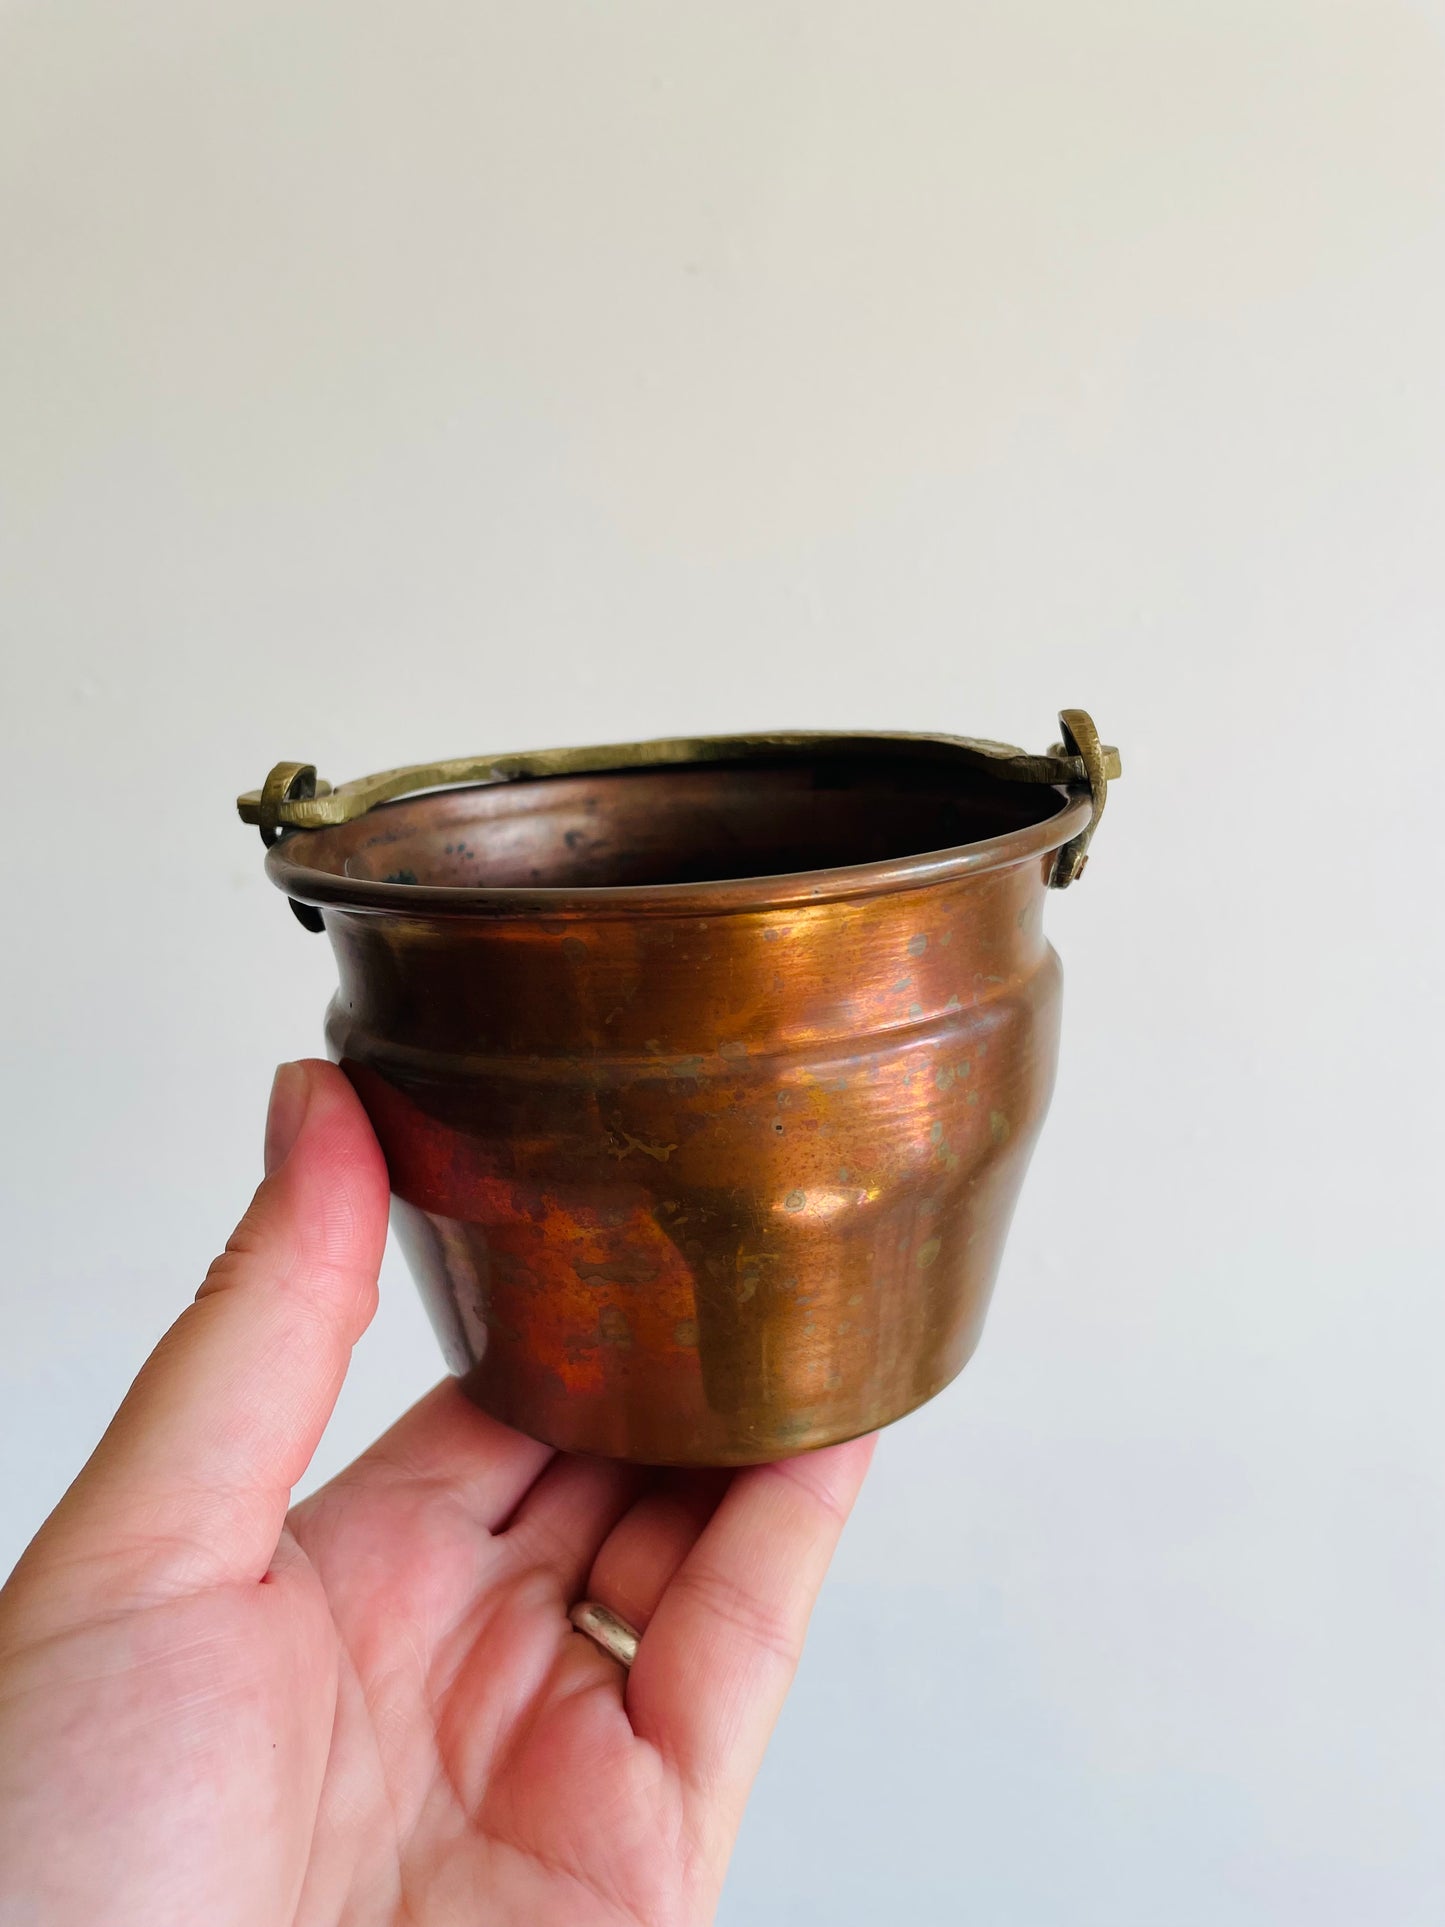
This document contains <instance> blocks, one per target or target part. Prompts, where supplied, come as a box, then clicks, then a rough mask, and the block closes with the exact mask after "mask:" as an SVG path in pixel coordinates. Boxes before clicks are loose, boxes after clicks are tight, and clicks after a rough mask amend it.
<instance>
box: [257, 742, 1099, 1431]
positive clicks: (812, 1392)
mask: <svg viewBox="0 0 1445 1927" xmlns="http://www.w3.org/2000/svg"><path fill="white" fill-rule="evenodd" d="M1064 724H1065V741H1064V743H1063V745H1062V746H1060V747H1058V748H1056V749H1055V750H1054V751H1052V752H1051V753H1050V754H1049V755H1047V756H1042V757H1039V756H1027V755H1025V754H1023V753H1022V752H1020V751H1014V750H1009V749H1006V748H1003V747H1001V746H999V745H996V744H987V743H975V742H968V741H965V740H962V739H958V738H947V737H918V736H888V735H871V736H870V735H856V736H770V737H753V738H727V739H718V738H710V739H704V740H702V741H698V742H689V743H660V744H640V745H631V746H627V747H625V748H611V749H604V750H585V751H575V750H574V751H561V752H549V753H546V754H544V755H540V756H535V757H511V758H493V759H479V760H473V759H468V760H467V761H465V762H462V763H456V764H438V765H432V766H430V767H427V768H423V769H417V770H410V771H394V772H388V773H387V774H386V775H384V776H382V777H376V778H366V779H363V780H362V781H361V782H359V783H356V784H348V785H345V786H343V787H342V788H341V789H339V790H336V791H331V790H329V789H328V788H327V787H326V786H325V785H324V784H321V785H318V784H317V783H316V782H315V776H314V771H312V770H311V769H310V768H309V767H308V766H304V765H297V764H282V765H278V767H277V769H276V770H275V771H273V772H272V776H271V779H270V780H269V781H268V783H267V785H266V787H265V789H264V790H262V791H260V792H255V793H252V794H251V795H250V796H247V797H243V798H242V799H241V805H240V807H241V811H242V814H243V816H246V817H247V818H248V819H249V820H251V821H254V822H259V823H260V825H261V829H262V835H263V837H264V838H266V840H267V841H270V842H274V847H273V848H272V849H271V850H270V853H269V855H268V857H267V860H266V867H267V870H268V871H269V873H270V875H271V878H272V880H273V881H274V882H275V883H276V884H277V885H278V886H279V887H280V888H281V889H282V890H284V891H285V892H286V894H287V895H288V896H289V897H290V898H291V899H292V900H293V903H294V904H295V905H296V906H297V907H298V912H299V914H301V916H302V919H303V921H304V922H307V923H308V924H310V925H311V926H312V927H315V928H320V927H322V926H324V927H325V929H326V931H327V934H328V935H329V936H330V938H331V941H332V945H333V947H334V949H335V952H336V957H337V962H338V965H339V969H340V978H341V982H340V988H339V990H338V992H337V994H336V996H335V998H334V999H333V1000H332V1004H331V1009H330V1013H329V1016H328V1019H327V1025H326V1038H327V1045H328V1048H329V1050H330V1052H331V1054H332V1056H333V1057H335V1058H336V1059H337V1061H338V1062H340V1064H341V1065H342V1066H343V1067H344V1069H345V1070H346V1071H347V1073H348V1074H349V1076H350V1077H351V1079H352V1081H353V1083H354V1085H355V1087H356V1089H357V1091H358V1092H359V1093H360V1095H361V1098H362V1101H363V1103H364V1104H365V1106H366V1109H367V1112H368V1114H369V1115H370V1117H371V1120H372V1123H373V1124H374V1126H375V1128H376V1131H377V1135H378V1137H379V1138H380V1140H381V1144H382V1147H383V1149H384V1151H385V1153H386V1159H387V1163H388V1166H389V1168H390V1172H391V1182H392V1189H393V1192H394V1196H395V1202H394V1210H393V1219H394V1223H395V1225H396V1229H397V1232H398V1235H399V1237H400V1239H401V1242H402V1245H403V1247H404V1249H405V1251H406V1253H407V1256H408V1258H409V1260H410V1262H411V1266H412V1269H413V1271H414V1272H415V1274H416V1277H417V1279H418V1281H419V1283H420V1286H421V1290H422V1294H423V1297H424V1299H425V1301H426V1304H427V1308H428V1311H429V1312H430V1314H431V1318H432V1321H433V1323H434V1325H435V1326H436V1329H437V1331H438V1334H439V1335H440V1338H441V1342H442V1347H443V1350H444V1351H445V1353H446V1358H447V1362H448V1364H449V1365H450V1367H451V1368H452V1370H453V1371H455V1372H458V1373H460V1374H461V1375H462V1378H463V1383H464V1385H465V1387H466V1389H467V1391H468V1392H469V1393H470V1395H471V1396H472V1397H473V1398H474V1399H475V1400H476V1401H477V1403H478V1404H480V1405H482V1406H483V1407H485V1408H486V1410H487V1411H489V1412H492V1413H495V1414H496V1416H497V1417H498V1418H501V1419H504V1420H505V1421H506V1422H507V1423H508V1424H510V1425H514V1426H517V1427H519V1428H520V1429H521V1430H522V1431H524V1432H528V1433H530V1434H532V1435H533V1436H534V1437H536V1438H539V1439H543V1440H546V1441H547V1442H548V1443H550V1444H553V1445H556V1446H561V1447H563V1448H565V1449H567V1450H569V1451H574V1452H590V1453H599V1454H603V1455H605V1456H608V1457H613V1458H623V1459H638V1460H644V1461H650V1462H655V1463H670V1464H686V1465H741V1464H747V1463H749V1462H752V1461H757V1460H766V1459H774V1458H778V1457H781V1456H784V1455H786V1454H789V1453H794V1452H800V1451H804V1450H806V1449H808V1448H810V1447H813V1446H818V1445H824V1444H827V1443H829V1442H830V1441H833V1440H836V1439H845V1438H849V1437H852V1436H854V1435H855V1434H857V1433H860V1432H866V1431H870V1430H872V1429H873V1428H874V1427H876V1426H880V1425H886V1424H888V1423H890V1422H891V1421H892V1420H893V1419H896V1418H900V1417H901V1416H902V1415H903V1414H904V1413H905V1412H908V1411H911V1410H912V1409H913V1408H914V1407H915V1406H917V1405H920V1404H922V1403H923V1401H924V1400H925V1399H928V1398H931V1397H932V1396H933V1394H934V1393H935V1392H937V1391H938V1390H939V1389H940V1388H941V1387H942V1386H944V1385H946V1384H947V1383H948V1381H949V1380H950V1379H951V1378H953V1376H954V1375H955V1373H956V1372H958V1370H959V1369H960V1368H961V1366H962V1365H963V1364H964V1363H965V1361H966V1360H967V1359H968V1357H969V1355H970V1353H971V1352H972V1351H973V1348H974V1346H975V1345H976V1344H977V1342H978V1337H979V1332H980V1328H981V1327H982V1324H983V1318H984V1312H985V1308H986V1306H987V1304H988V1298H989V1292H990V1289H991V1287H992V1284H993V1279H994V1274H995V1272H996V1270H997V1267H998V1262H999V1257H1000V1253H1001V1250H1002V1247H1003V1242H1004V1236H1005V1233H1006V1230H1007V1227H1008V1222H1009V1218H1010V1215H1011V1213H1012V1210H1013V1206H1014V1201H1015V1199H1016V1197H1017V1195H1018V1189H1019V1184H1020V1181H1021V1180H1022V1178H1023V1174H1024V1168H1025V1166H1026V1164H1027V1163H1028V1159H1029V1154H1030V1152H1031V1150H1032V1148H1033V1144H1034V1140H1035V1138H1036V1136H1037V1134H1038V1130H1039V1126H1040V1124H1041V1122H1042V1120H1043V1115H1044V1111H1045V1108H1046V1106H1047V1104H1048V1099H1049V1092H1050V1088H1051V1085H1052V1081H1053V1074H1054V1062H1055V1055H1056V1047H1057V1040H1058V1025H1059V964H1058V959H1057V957H1056V955H1055V953H1054V951H1053V950H1052V949H1051V948H1050V946H1049V944H1048V943H1047V942H1046V940H1045V938H1044V933H1043V927H1042V912H1043V905H1044V893H1045V890H1046V888H1047V887H1048V886H1049V885H1050V884H1051V883H1052V884H1055V885H1058V884H1061V883H1065V882H1068V881H1070V880H1072V878H1073V877H1074V876H1076V875H1077V874H1078V872H1079V870H1080V869H1081V868H1082V864H1083V858H1084V853H1085V849H1086V847H1087V843H1088V839H1089V836H1090V835H1091V834H1092V830H1093V826H1094V823H1095V821H1096V820H1097V817H1098V814H1099V811H1100V810H1101V808H1102V806H1103V800H1104V792H1105V785H1106V780H1107V778H1108V777H1109V776H1110V775H1113V774H1116V773H1117V769H1118V757H1117V754H1116V753H1115V752H1114V751H1112V750H1107V749H1105V748H1104V747H1103V746H1102V745H1101V744H1100V743H1099V740H1098V737H1097V734H1096V733H1095V732H1094V730H1093V726H1092V724H1090V723H1089V721H1088V718H1087V717H1086V716H1084V715H1083V713H1082V712H1080V711H1068V712H1065V718H1064ZM458 783H462V784H464V785H465V786H464V787H439V786H440V785H456V784H458ZM417 789H423V790H425V791H426V793H424V794H420V795H408V794H407V792H409V791H415V790H417ZM389 798H390V799H397V800H386V799H389ZM277 839H279V840H277Z"/></svg>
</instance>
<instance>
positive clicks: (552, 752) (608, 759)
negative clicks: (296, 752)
mask: <svg viewBox="0 0 1445 1927" xmlns="http://www.w3.org/2000/svg"><path fill="white" fill-rule="evenodd" d="M1059 727H1060V729H1061V730H1062V732H1063V742H1062V743H1056V744H1055V745H1054V747H1053V748H1052V749H1051V750H1049V751H1048V753H1047V754H1045V755H1042V756H1036V755H1033V754H1031V753H1030V752H1029V751H1028V750H1023V749H1015V748H1014V747H1013V746H1012V745H1011V744H1008V743H992V742H988V741H986V740H984V739H982V738H978V737H972V736H931V735H925V734H922V733H919V732H916V731H907V730H886V731H885V730H880V731H875V732H872V733H870V734H868V735H866V736H865V735H859V734H854V733H850V732H848V731H841V730H816V731H797V732H785V733H783V734H779V735H765V736H679V737H665V738H662V739H660V740H658V741H656V742H648V743H609V744H605V745H603V746H602V747H600V748H591V749H542V750H528V751H524V752H522V753H521V754H520V755H512V756H457V757H453V758H452V759H451V760H450V761H447V762H441V763H412V764H409V765H408V766H407V767H406V768H405V769H387V770H381V771H380V772H378V774H376V775H375V776H358V777H354V778H353V779H352V781H351V782H349V783H339V784H338V785H337V786H336V788H335V789H333V788H332V787H331V785H330V784H329V783H327V782H324V781H322V780H321V779H320V778H319V777H318V776H317V774H316V770H315V766H314V765H313V764H310V763H277V764H276V766H275V768H274V769H273V770H272V771H271V773H270V775H269V776H268V777H267V778H266V781H265V783H264V784H263V785H262V787H261V788H260V789H259V790H247V791H246V793H245V794H244V795H243V796H238V797H237V798H236V809H237V811H238V813H239V815H240V818H241V821H242V822H243V823H254V824H256V825H257V826H258V827H259V829H260V831H261V841H262V842H263V843H265V844H266V845H267V846H268V848H269V846H270V845H271V844H272V843H274V842H276V840H277V839H278V838H279V837H281V836H284V835H286V834H287V832H289V831H292V830H323V829H328V828H331V827H332V826H333V825H335V824H338V823H351V822H354V821H355V819H356V818H357V817H359V816H365V815H366V813H367V811H368V810H373V809H375V808H376V806H377V804H378V803H391V802H395V801H396V799H397V798H398V797H401V796H414V795H416V794H418V793H419V792H420V791H423V790H439V789H452V788H455V787H457V786H458V785H460V784H490V783H516V782H521V781H526V780H527V779H529V778H536V777H542V776H591V775H598V774H600V773H602V772H603V771H608V770H629V769H660V768H666V767H668V766H670V765H674V764H678V763H719V762H736V761H738V760H740V759H746V758H747V757H750V756H751V757H763V756H769V755H772V754H774V753H776V752H777V751H780V750H795V749H812V748H824V749H829V748H831V749H843V748H847V747H849V746H860V745H863V744H868V743H877V742H896V743H920V742H921V743H940V744H946V745H947V746H948V748H949V749H951V750H954V751H956V752H960V755H961V760H962V761H963V762H964V763H965V764H966V765H968V766H971V767H973V768H975V769H978V770H980V771H985V772H987V774H989V775H990V776H997V777H1001V778H1002V779H1003V780H1005V781H1006V782H1017V783H1050V784H1061V785H1063V786H1064V787H1066V788H1068V789H1075V790H1077V789H1087V790H1088V791H1089V793H1090V795H1091V796H1092V798H1093V803H1094V814H1093V818H1092V820H1091V821H1090V823H1089V825H1088V827H1087V828H1086V829H1085V830H1083V831H1082V832H1081V833H1080V835H1078V836H1076V837H1075V838H1074V839H1073V840H1072V841H1071V842H1069V843H1067V844H1065V846H1064V848H1063V849H1062V850H1060V852H1059V857H1058V861H1057V862H1056V863H1055V866H1054V873H1053V876H1052V878H1051V881H1052V883H1053V884H1054V886H1055V887H1056V888H1057V889H1064V888H1065V887H1066V886H1067V885H1068V884H1070V883H1072V882H1073V881H1074V879H1075V878H1076V877H1077V876H1078V875H1079V874H1080V872H1081V871H1082V870H1083V867H1084V863H1085V861H1086V860H1087V852H1088V845H1089V839H1090V838H1091V837H1092V836H1093V834H1094V829H1095V826H1096V825H1097V823H1098V821H1099V818H1100V816H1101V815H1102V814H1103V810H1104V798H1105V795H1106V792H1107V789H1108V784H1109V782H1110V780H1111V779H1112V778H1113V777H1116V776H1117V775H1118V774H1119V771H1120V762H1119V752H1118V750H1117V749H1114V748H1112V747H1110V746H1109V745H1107V744H1104V743H1101V742H1100V740H1099V732H1098V731H1097V730H1096V729H1095V727H1094V725H1093V722H1092V721H1091V719H1090V717H1089V715H1088V713H1087V712H1086V711H1085V710H1082V709H1066V710H1064V711H1063V712H1062V713H1061V715H1060V717H1059Z"/></svg>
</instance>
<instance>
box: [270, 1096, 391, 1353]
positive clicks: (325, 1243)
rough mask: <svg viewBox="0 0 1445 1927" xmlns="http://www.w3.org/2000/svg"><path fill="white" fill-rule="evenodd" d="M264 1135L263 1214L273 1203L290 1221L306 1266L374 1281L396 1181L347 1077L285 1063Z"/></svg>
mask: <svg viewBox="0 0 1445 1927" xmlns="http://www.w3.org/2000/svg"><path fill="white" fill-rule="evenodd" d="M266 1135H267V1154H268V1155H267V1178H266V1182H265V1184H264V1185H263V1186H262V1191H261V1194H260V1195H259V1196H258V1204H259V1205H260V1206H261V1209H262V1211H263V1213H264V1214H265V1215H266V1216H268V1217H269V1215H270V1212H269V1211H267V1210H266V1205H267V1204H268V1203H269V1204H270V1208H271V1210H273V1211H276V1212H278V1213H280V1214H281V1215H282V1216H283V1217H284V1218H285V1219H286V1220H287V1221H288V1222H289V1223H290V1225H291V1227H292V1229H293V1234H294V1238H295V1242H296V1243H297V1245H299V1247H300V1255H302V1256H303V1257H304V1260H305V1263H306V1266H307V1267H308V1268H311V1269H314V1268H315V1267H317V1266H318V1265H320V1266H325V1267H327V1268H328V1269H331V1270H333V1271H334V1272H335V1273H338V1274H349V1275H352V1276H356V1275H362V1276H365V1275H367V1274H368V1273H369V1274H370V1276H371V1278H372V1279H373V1280H374V1277H375V1272H376V1270H377V1268H378V1267H379V1265H380V1262H381V1252H382V1247H383V1245H384V1244H385V1241H386V1225H387V1216H388V1211H389V1208H390V1180H389V1179H388V1176H387V1170H386V1161H385V1159H384V1157H383V1156H382V1152H381V1147H380V1145H379V1144H378V1143H377V1141H376V1134H375V1132H374V1131H373V1130H372V1128H371V1124H370V1122H369V1120H368V1118H367V1116H366V1112H365V1111H364V1110H363V1109H362V1105H361V1100H360V1099H359V1098H358V1097H357V1095H356V1092H355V1091H354V1090H353V1088H352V1086H351V1083H350V1080H349V1079H348V1078H347V1077H346V1075H345V1074H344V1072H342V1071H340V1070H339V1069H338V1068H337V1067H336V1065H334V1064H329V1063H327V1062H326V1061H325V1060H324V1059H321V1058H301V1059H299V1060H297V1061H296V1062H295V1063H291V1064H283V1065H282V1066H281V1068H280V1070H279V1071H278V1072H277V1075H276V1082H275V1084H274V1085H273V1091H272V1108H271V1116H270V1117H269V1118H268V1123H267V1134H266ZM273 1154H274V1155H273ZM372 1289H373V1290H374V1284H373V1286H372ZM369 1315H370V1314H369V1312H368V1313H367V1316H368V1317H369Z"/></svg>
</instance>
